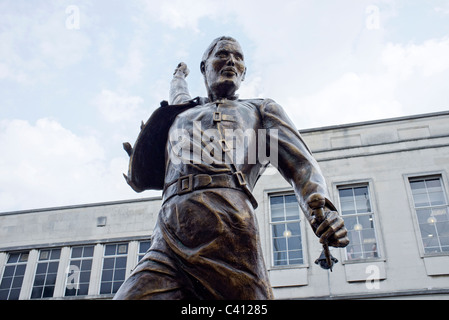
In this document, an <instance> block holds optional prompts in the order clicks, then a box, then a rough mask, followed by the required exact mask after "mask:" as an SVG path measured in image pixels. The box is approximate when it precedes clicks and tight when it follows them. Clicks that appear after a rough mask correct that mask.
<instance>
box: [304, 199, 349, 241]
mask: <svg viewBox="0 0 449 320" xmlns="http://www.w3.org/2000/svg"><path fill="white" fill-rule="evenodd" d="M307 202H308V205H309V208H310V211H311V212H310V217H311V220H310V225H311V226H312V229H313V231H314V232H315V234H316V235H317V237H319V238H320V242H321V243H327V244H328V245H329V246H332V247H346V246H347V245H348V244H349V239H348V237H347V234H348V230H346V227H345V223H344V221H343V219H342V218H341V216H340V215H339V214H338V212H337V211H332V210H329V209H328V208H326V207H325V199H324V197H322V196H321V195H318V194H314V195H312V196H311V197H310V198H309V199H308V201H307ZM318 212H319V213H320V214H317V213H318ZM320 216H322V217H320Z"/></svg>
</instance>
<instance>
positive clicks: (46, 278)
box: [31, 249, 61, 299]
mask: <svg viewBox="0 0 449 320" xmlns="http://www.w3.org/2000/svg"><path fill="white" fill-rule="evenodd" d="M60 255H61V249H48V250H41V251H39V260H38V263H37V268H36V275H35V277H34V283H33V290H32V292H31V299H34V298H48V297H53V292H54V290H55V283H56V275H57V273H58V267H59V257H60Z"/></svg>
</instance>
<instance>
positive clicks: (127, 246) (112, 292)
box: [98, 242, 130, 295]
mask: <svg viewBox="0 0 449 320" xmlns="http://www.w3.org/2000/svg"><path fill="white" fill-rule="evenodd" d="M110 245H116V246H117V248H116V251H115V254H113V255H106V248H107V246H110ZM120 245H126V253H120V252H119V246H120ZM129 249H130V242H111V243H104V244H103V255H102V257H101V260H102V262H101V269H100V279H99V283H98V294H99V295H114V294H115V293H116V292H117V291H115V292H114V282H118V281H114V277H115V274H116V268H115V264H116V262H117V258H119V257H126V260H125V266H124V268H120V269H124V270H125V276H124V278H123V281H121V283H120V285H122V284H123V282H124V281H125V280H126V278H127V271H128V268H127V266H128V261H129V258H130V254H129V253H130V252H129V251H130V250H129ZM106 258H114V268H113V269H110V270H112V271H113V272H112V280H111V281H103V272H104V271H105V269H104V266H105V260H106ZM108 270H109V269H108ZM106 282H111V292H108V293H106V292H104V293H102V292H101V291H102V285H103V283H106ZM117 290H118V289H117Z"/></svg>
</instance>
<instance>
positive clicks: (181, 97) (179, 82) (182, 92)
mask: <svg viewBox="0 0 449 320" xmlns="http://www.w3.org/2000/svg"><path fill="white" fill-rule="evenodd" d="M190 99H192V98H191V97H190V94H189V87H188V85H187V81H186V79H185V78H184V77H181V76H178V75H175V76H174V77H173V79H172V81H171V83H170V97H169V104H182V103H184V102H187V101H188V100H190Z"/></svg>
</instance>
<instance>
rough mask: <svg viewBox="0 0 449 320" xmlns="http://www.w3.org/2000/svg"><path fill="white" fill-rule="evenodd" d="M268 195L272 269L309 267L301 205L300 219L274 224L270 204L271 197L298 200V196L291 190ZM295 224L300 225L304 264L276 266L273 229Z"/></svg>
mask: <svg viewBox="0 0 449 320" xmlns="http://www.w3.org/2000/svg"><path fill="white" fill-rule="evenodd" d="M266 195H267V206H268V208H267V212H268V217H267V218H268V223H267V227H268V229H269V231H268V235H269V239H267V240H268V241H269V248H270V268H271V269H272V270H278V269H293V268H303V267H307V266H308V261H307V256H308V253H307V252H306V249H307V245H306V234H305V228H304V221H305V220H304V218H303V212H302V210H301V207H300V206H299V203H298V210H299V218H298V219H294V220H283V221H276V222H272V211H271V202H270V199H271V197H278V196H294V197H295V199H296V195H295V193H294V191H293V190H291V189H287V190H284V191H277V192H270V191H268V192H266ZM296 201H297V199H296ZM284 203H285V202H284ZM295 222H298V223H299V230H300V240H301V252H302V263H295V264H289V263H288V261H287V264H285V265H276V264H275V259H274V252H275V250H274V244H273V227H272V226H273V225H276V224H284V225H285V224H286V223H295ZM287 252H288V250H287ZM287 254H288V253H287ZM287 260H288V259H287Z"/></svg>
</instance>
